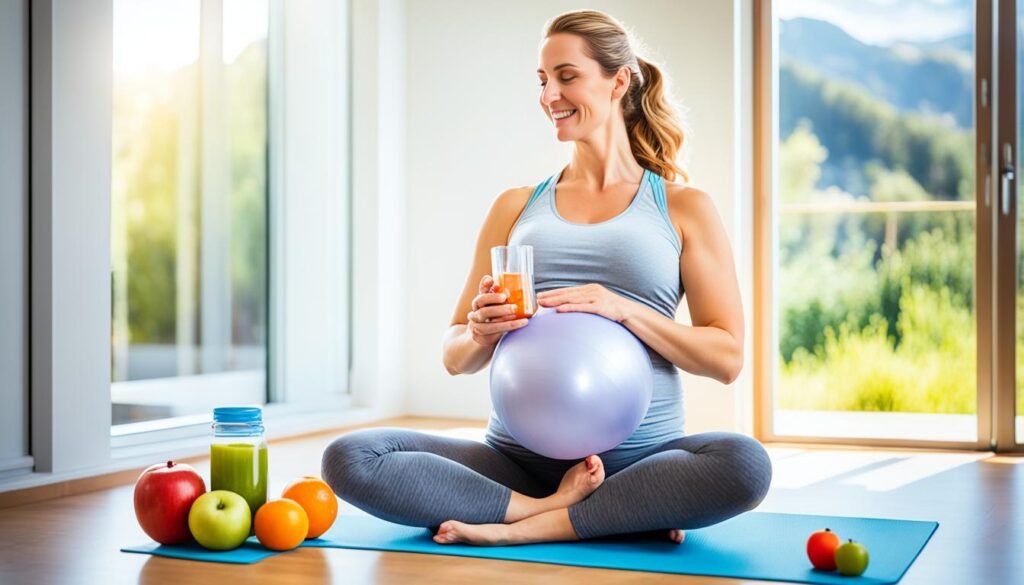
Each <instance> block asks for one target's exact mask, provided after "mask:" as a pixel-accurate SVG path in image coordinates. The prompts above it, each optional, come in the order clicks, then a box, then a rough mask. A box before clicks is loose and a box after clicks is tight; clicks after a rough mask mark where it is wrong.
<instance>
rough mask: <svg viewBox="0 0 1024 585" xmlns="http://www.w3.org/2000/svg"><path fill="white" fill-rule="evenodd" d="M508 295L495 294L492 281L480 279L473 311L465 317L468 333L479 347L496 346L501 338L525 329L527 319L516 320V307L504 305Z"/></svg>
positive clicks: (491, 279) (486, 277) (486, 278)
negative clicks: (510, 332)
mask: <svg viewBox="0 0 1024 585" xmlns="http://www.w3.org/2000/svg"><path fill="white" fill-rule="evenodd" d="M507 298H508V295H506V294H505V293H499V292H495V290H494V279H493V278H491V276H490V275H485V276H484V277H483V278H481V279H480V287H479V291H478V294H477V295H476V296H475V297H473V304H472V306H473V310H472V311H470V312H469V314H468V315H466V319H467V320H468V321H469V323H468V325H467V328H468V329H469V333H470V335H471V336H472V338H473V341H475V342H476V343H477V344H479V345H483V346H491V345H497V343H498V341H500V340H501V336H502V335H504V334H506V333H508V332H509V331H513V330H515V329H519V328H521V327H525V326H526V324H527V323H528V322H529V320H528V319H516V305H514V304H508V303H505V301H506V300H507Z"/></svg>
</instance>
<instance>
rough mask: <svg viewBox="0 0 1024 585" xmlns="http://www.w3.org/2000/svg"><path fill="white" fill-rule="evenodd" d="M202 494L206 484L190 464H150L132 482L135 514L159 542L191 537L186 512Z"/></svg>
mask: <svg viewBox="0 0 1024 585" xmlns="http://www.w3.org/2000/svg"><path fill="white" fill-rule="evenodd" d="M204 493H206V484H205V483H203V478H202V477H200V475H199V474H198V473H196V470H195V469H192V466H191V465H185V464H184V463H175V462H173V461H168V462H167V463H158V464H157V465H151V466H150V467H149V468H147V469H146V470H145V471H143V472H142V475H140V476H139V479H138V481H136V482H135V517H136V518H137V519H138V520H139V526H141V527H142V530H144V531H145V532H146V534H148V535H149V537H150V538H152V539H153V540H155V541H157V542H159V543H160V544H181V543H184V542H188V541H190V540H192V533H191V532H189V529H188V513H189V510H190V509H191V508H192V502H195V501H196V498H198V497H199V496H201V495H203V494H204Z"/></svg>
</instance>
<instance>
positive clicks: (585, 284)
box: [323, 11, 772, 545]
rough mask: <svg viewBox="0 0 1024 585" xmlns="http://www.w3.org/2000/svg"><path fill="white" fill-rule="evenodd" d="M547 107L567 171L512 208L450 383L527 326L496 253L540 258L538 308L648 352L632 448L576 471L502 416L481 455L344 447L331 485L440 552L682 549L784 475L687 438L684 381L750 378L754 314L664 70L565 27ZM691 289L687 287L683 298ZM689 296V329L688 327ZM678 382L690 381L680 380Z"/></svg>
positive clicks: (476, 292)
mask: <svg viewBox="0 0 1024 585" xmlns="http://www.w3.org/2000/svg"><path fill="white" fill-rule="evenodd" d="M537 75H538V77H539V80H540V85H541V90H540V99H539V103H540V107H541V110H542V111H543V113H544V115H545V116H546V117H547V119H548V120H549V121H550V123H551V124H552V126H553V128H554V132H555V134H556V135H557V138H558V140H559V141H562V142H567V141H572V142H573V144H574V150H573V154H572V158H571V160H570V161H569V163H568V165H566V166H565V167H564V168H563V169H561V170H560V171H559V172H558V173H556V174H555V175H553V176H551V177H549V178H548V179H546V180H544V181H542V182H541V183H540V184H538V185H536V186H535V187H523V188H514V189H509V190H507V191H505V192H503V193H502V194H501V195H499V196H498V197H497V198H496V199H495V200H494V203H493V204H492V206H491V209H490V211H489V212H488V214H487V217H486V219H485V220H484V223H483V226H482V227H481V229H480V232H479V236H478V240H477V244H476V251H475V255H474V259H473V265H472V268H471V269H470V272H469V278H468V279H467V281H466V285H465V288H464V290H463V292H462V295H461V297H460V298H459V300H458V304H457V307H456V310H455V314H454V316H453V318H452V323H451V326H450V328H449V330H448V332H447V334H446V336H445V341H444V364H445V367H446V368H447V370H448V371H449V372H450V373H451V374H453V375H455V374H471V373H474V372H478V371H480V370H481V369H483V368H485V367H486V366H487V364H488V363H489V362H490V359H491V356H492V354H493V353H494V349H495V346H496V344H497V343H498V341H499V340H500V339H501V337H502V336H503V335H504V334H505V333H507V332H509V331H512V330H515V329H518V328H521V327H529V319H523V318H518V317H517V316H516V315H515V309H516V307H515V305H512V304H509V302H508V301H509V299H508V298H507V297H506V295H505V294H504V293H502V292H497V291H496V288H495V286H494V285H495V282H494V280H493V279H492V277H491V276H490V275H489V274H488V273H489V272H490V249H491V248H492V247H493V246H500V245H506V244H509V245H516V244H523V245H532V246H533V248H534V250H535V258H534V276H535V282H536V289H537V291H538V295H537V300H538V303H539V304H540V305H541V306H542V307H548V308H550V309H553V310H557V311H584V312H589V313H595V314H598V315H601V316H602V317H605V318H607V319H611V320H613V321H616V322H618V323H620V324H622V325H623V326H624V327H626V328H627V329H628V330H629V331H630V332H632V333H633V334H634V335H635V336H636V337H637V338H638V339H639V340H640V341H641V342H643V344H644V345H645V347H646V349H647V352H648V355H649V356H650V358H651V364H652V366H653V370H654V389H653V395H652V399H651V403H650V406H649V408H648V410H647V414H646V415H645V417H644V419H643V421H642V422H641V423H640V426H639V428H638V429H637V430H636V431H635V432H634V433H633V434H632V435H631V436H630V437H629V438H627V439H626V440H625V441H624V442H623V443H621V444H620V445H618V446H617V447H615V448H613V449H611V450H609V451H606V452H604V453H595V454H593V455H590V456H588V457H586V458H584V459H581V460H574V461H563V460H556V459H550V458H547V457H544V456H541V455H539V454H537V453H534V452H532V451H530V450H529V449H527V448H525V447H523V446H522V445H520V444H519V443H518V442H517V441H516V440H515V438H513V437H512V436H511V435H510V434H509V432H508V431H507V429H506V427H505V425H504V424H503V422H502V421H501V420H500V419H499V417H498V416H497V415H496V414H493V413H492V415H491V419H490V421H489V425H488V429H487V435H486V438H485V442H484V443H478V442H475V441H469V440H461V439H452V438H445V437H438V436H433V435H428V434H424V433H419V432H414V431H409V430H403V429H370V430H363V431H358V432H354V433H351V434H349V435H346V436H343V437H341V438H339V439H337V440H336V441H334V442H333V443H332V444H331V445H330V446H329V447H328V448H327V450H326V451H325V452H324V457H323V476H324V478H325V479H326V480H327V481H328V483H330V485H331V486H332V488H333V489H334V491H335V492H336V493H337V494H338V495H339V496H340V497H341V498H342V499H344V500H346V501H348V502H350V503H351V504H353V505H355V506H357V507H359V508H361V509H363V510H365V511H367V512H369V513H371V514H374V515H376V516H378V517H381V518H384V519H386V520H390V521H393V522H398V523H402V524H407V525H412V526H423V527H429V528H432V529H434V530H435V531H436V533H435V535H434V540H435V541H436V542H439V543H455V542H463V543H471V544H480V545H487V544H516V543H529V542H545V541H558V540H576V539H585V538H595V537H599V536H606V535H614V534H626V533H638V532H649V531H665V532H664V533H665V535H667V536H668V537H669V538H671V539H673V540H675V541H676V542H682V540H683V537H684V532H683V531H684V530H685V529H690V528H700V527H703V526H708V525H710V524H714V523H717V522H721V521H723V520H726V519H728V518H730V517H732V516H735V515H737V514H740V513H742V512H745V511H747V510H750V509H752V508H754V507H755V506H757V504H758V503H759V502H760V501H761V500H762V499H763V498H764V496H765V494H766V493H767V491H768V486H769V484H770V483H771V475H772V469H771V462H770V460H769V458H768V455H767V453H766V452H765V450H764V448H763V447H762V446H761V445H760V443H758V442H757V441H755V440H753V439H751V438H749V437H747V436H744V435H740V434H733V433H702V434H697V435H686V434H685V433H684V431H683V412H682V387H681V384H680V380H679V374H678V369H683V370H686V371H688V372H691V373H693V374H696V375H701V376H708V377H711V378H714V379H716V380H719V381H721V382H723V383H726V384H728V383H730V382H731V381H732V380H734V379H735V378H736V376H737V375H738V373H739V371H740V368H741V366H742V363H743V314H742V308H741V303H740V295H739V287H738V284H737V278H736V271H735V267H734V264H733V260H732V252H731V250H730V247H729V242H728V240H727V238H726V235H725V231H724V229H723V226H722V223H721V220H720V219H719V217H718V213H717V211H716V209H715V206H714V204H713V202H712V200H711V198H710V197H709V196H708V194H706V193H704V192H703V191H700V190H698V189H695V188H692V187H689V186H686V185H685V184H683V183H680V182H676V180H677V178H678V179H681V180H682V181H684V182H685V180H686V178H687V176H686V173H685V171H683V169H681V168H680V167H679V166H678V165H677V163H676V161H675V158H676V155H677V154H678V153H679V151H680V149H681V148H682V145H683V140H684V134H683V130H682V125H681V124H680V122H679V118H678V115H677V112H676V111H675V110H674V108H673V107H672V106H671V103H670V102H669V100H668V98H667V96H666V95H665V89H664V88H665V82H664V79H663V76H662V73H661V71H660V70H659V69H658V67H656V66H655V65H654V64H652V63H650V62H648V61H645V60H644V59H641V58H640V57H638V56H637V55H636V54H635V53H634V50H633V46H632V43H631V41H630V38H629V35H628V34H627V33H626V32H625V30H624V28H623V27H622V25H621V24H620V23H618V22H617V21H616V20H615V19H613V18H612V17H610V16H608V15H606V14H603V13H601V12H596V11H575V12H569V13H566V14H563V15H561V16H558V17H557V18H555V19H554V20H552V21H551V22H550V23H549V25H548V28H547V33H546V35H545V38H544V41H543V43H542V45H541V50H540V62H539V67H538V69H537ZM684 286H685V289H684ZM684 290H685V293H686V294H687V305H688V307H689V312H690V319H691V322H692V325H684V324H681V323H677V322H676V321H675V319H674V317H675V313H676V310H677V308H678V306H679V303H680V301H681V299H682V296H683V294H684ZM677 368H678V369H677Z"/></svg>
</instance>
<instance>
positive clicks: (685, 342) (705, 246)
mask: <svg viewBox="0 0 1024 585" xmlns="http://www.w3.org/2000/svg"><path fill="white" fill-rule="evenodd" d="M666 187H667V188H668V189H667V190H668V206H669V216H670V217H671V218H672V220H673V223H674V224H675V225H676V227H677V229H678V230H679V231H680V232H681V233H680V240H681V241H682V243H683V253H682V255H681V256H680V258H679V274H680V277H681V278H682V281H683V283H685V286H686V297H687V304H688V305H689V307H690V320H691V322H692V323H693V325H692V326H689V325H683V324H681V323H676V322H675V321H674V320H672V319H669V318H668V317H665V316H664V315H662V314H661V313H658V312H657V311H655V310H653V309H651V308H649V307H647V306H645V305H643V304H641V303H638V302H635V301H631V300H629V299H627V298H625V297H622V296H620V295H617V294H615V293H613V292H611V291H609V290H608V289H606V288H604V287H603V286H601V285H598V284H589V285H585V286H578V287H570V288H563V289H557V290H553V291H545V292H543V293H540V294H538V295H537V301H538V303H539V304H540V305H542V306H544V307H555V308H557V310H559V311H585V312H589V313H596V314H599V315H602V316H604V317H606V318H608V319H612V320H614V321H618V322H620V323H622V324H623V325H624V326H626V328H628V329H629V330H630V331H632V332H633V334H634V335H636V336H637V337H638V338H640V340H641V341H643V342H644V343H646V344H647V345H648V346H650V347H651V348H652V349H653V350H654V351H656V352H658V353H659V354H661V355H662V356H664V357H665V359H667V360H669V361H670V362H672V363H673V364H675V365H676V366H678V367H679V368H682V369H683V370H686V371H687V372H690V373H693V374H697V375H699V376H708V377H711V378H714V379H716V380H719V381H720V382H722V383H725V384H729V383H731V382H732V381H733V380H735V379H736V377H737V376H738V375H739V372H740V369H742V367H743V307H742V304H741V302H740V293H739V284H738V283H737V279H736V268H735V266H734V263H733V259H732V252H731V250H730V247H729V240H728V238H727V237H726V235H725V229H724V228H723V226H722V221H721V219H720V218H719V217H718V212H717V210H716V209H715V206H714V203H713V202H712V201H711V198H710V197H709V196H708V195H707V194H706V193H704V192H703V191H699V190H697V189H690V188H685V187H682V186H679V185H672V186H668V185H667V186H666Z"/></svg>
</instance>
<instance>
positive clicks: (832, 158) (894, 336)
mask: <svg viewBox="0 0 1024 585" xmlns="http://www.w3.org/2000/svg"><path fill="white" fill-rule="evenodd" d="M1015 1H1016V0H1014V1H1011V2H1006V3H1002V4H999V3H995V2H993V1H991V0H977V1H974V0H951V1H948V2H936V3H917V2H910V3H902V2H887V1H882V0H871V1H864V0H835V1H832V2H809V1H803V0H775V1H774V2H763V3H757V4H756V5H755V6H756V9H755V10H756V12H757V14H756V15H755V16H756V20H757V26H756V29H757V30H758V36H759V38H758V39H755V42H756V43H757V44H756V46H757V48H758V50H759V51H760V52H761V54H762V56H761V57H759V58H756V59H757V61H758V62H757V63H756V64H755V67H756V68H757V76H756V83H757V85H756V92H759V93H760V95H761V96H762V97H761V98H759V99H758V98H755V103H756V104H757V112H758V117H759V118H760V120H759V124H758V129H759V130H758V133H759V136H758V137H756V140H757V144H758V156H757V161H758V163H757V164H758V173H759V175H758V178H757V179H756V181H757V184H758V198H757V206H756V207H757V211H756V214H757V219H756V225H757V229H758V234H756V241H757V242H758V244H759V245H758V249H757V255H758V263H757V266H758V269H757V270H758V273H757V274H755V281H756V283H757V291H756V292H757V295H758V299H759V301H758V305H757V306H758V309H759V312H758V314H757V315H756V316H755V320H756V325H757V327H756V329H757V331H756V332H757V339H758V344H759V345H760V347H759V348H758V359H757V362H756V369H757V372H756V374H757V376H756V378H757V380H758V385H759V387H758V388H757V392H758V398H759V400H758V404H759V405H758V430H759V434H760V435H761V437H762V438H766V439H773V440H796V441H801V440H815V441H817V440H828V441H834V442H847V443H869V444H893V445H920V446H924V445H929V446H938V447H969V448H989V447H990V446H992V445H994V444H996V443H998V446H999V447H1000V448H1005V449H1009V448H1014V447H1015V446H1017V445H1018V444H1020V443H1021V442H1022V441H1024V428H1022V427H1024V423H1022V422H1021V421H1022V420H1024V417H1022V416H1021V415H1024V409H1022V408H1021V407H1020V405H1021V404H1022V403H1024V377H1022V375H1021V372H1024V368H1022V367H1018V362H1019V360H1018V356H1021V358H1024V353H1022V352H1024V343H1021V342H1020V341H1019V340H1024V328H1022V326H1021V324H1024V315H1021V316H1020V317H1018V315H1017V313H1018V312H1019V311H1020V310H1022V309H1024V296H1021V294H1022V293H1021V292H1019V291H1021V290H1022V288H1021V285H1022V284H1024V280H1022V276H1021V275H1022V271H1021V270H1020V267H1021V262H1022V259H1024V254H1022V248H1021V247H1020V244H1019V240H1020V238H1019V237H1018V235H1017V234H1018V233H1019V231H1020V229H1021V228H1024V224H1022V223H1021V220H1020V219H1019V217H1018V216H1019V213H1018V208H1019V206H1018V200H1019V197H1020V195H1021V193H1020V191H1019V189H1018V187H1017V182H1016V177H1017V176H1018V175H1019V173H1020V172H1021V169H1018V168H1017V166H1018V164H1019V163H1018V159H1019V157H1018V156H1017V154H1016V153H1017V144H1018V141H1019V140H1018V136H1019V135H1020V134H1021V130H1022V128H1024V127H1022V125H1021V124H1020V123H1019V120H1020V117H1019V116H1017V114H1016V111H1017V109H1018V106H1019V104H1020V103H1021V102H1020V99H1019V97H1018V96H1020V95H1021V94H1022V92H1021V87H1020V86H1019V85H1018V84H1019V83H1020V77H1021V76H1019V75H1016V72H1017V70H1018V69H1017V68H1018V67H1019V66H1020V65H1019V62H1020V59H1018V55H1019V52H1018V51H1019V48H1018V43H1017V42H1016V40H1017V38H1019V36H1020V35H1022V34H1024V33H1022V29H1021V24H1020V22H1019V17H1018V13H1017V5H1016V4H1015ZM1022 1H1024V0H1022ZM997 24H998V26H995V25H997ZM996 47H998V49H999V50H998V51H994V49H995V48H996ZM755 55H757V52H755ZM764 55H770V57H768V56H764ZM769 96H770V97H769ZM1021 365H1024V364H1021Z"/></svg>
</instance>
